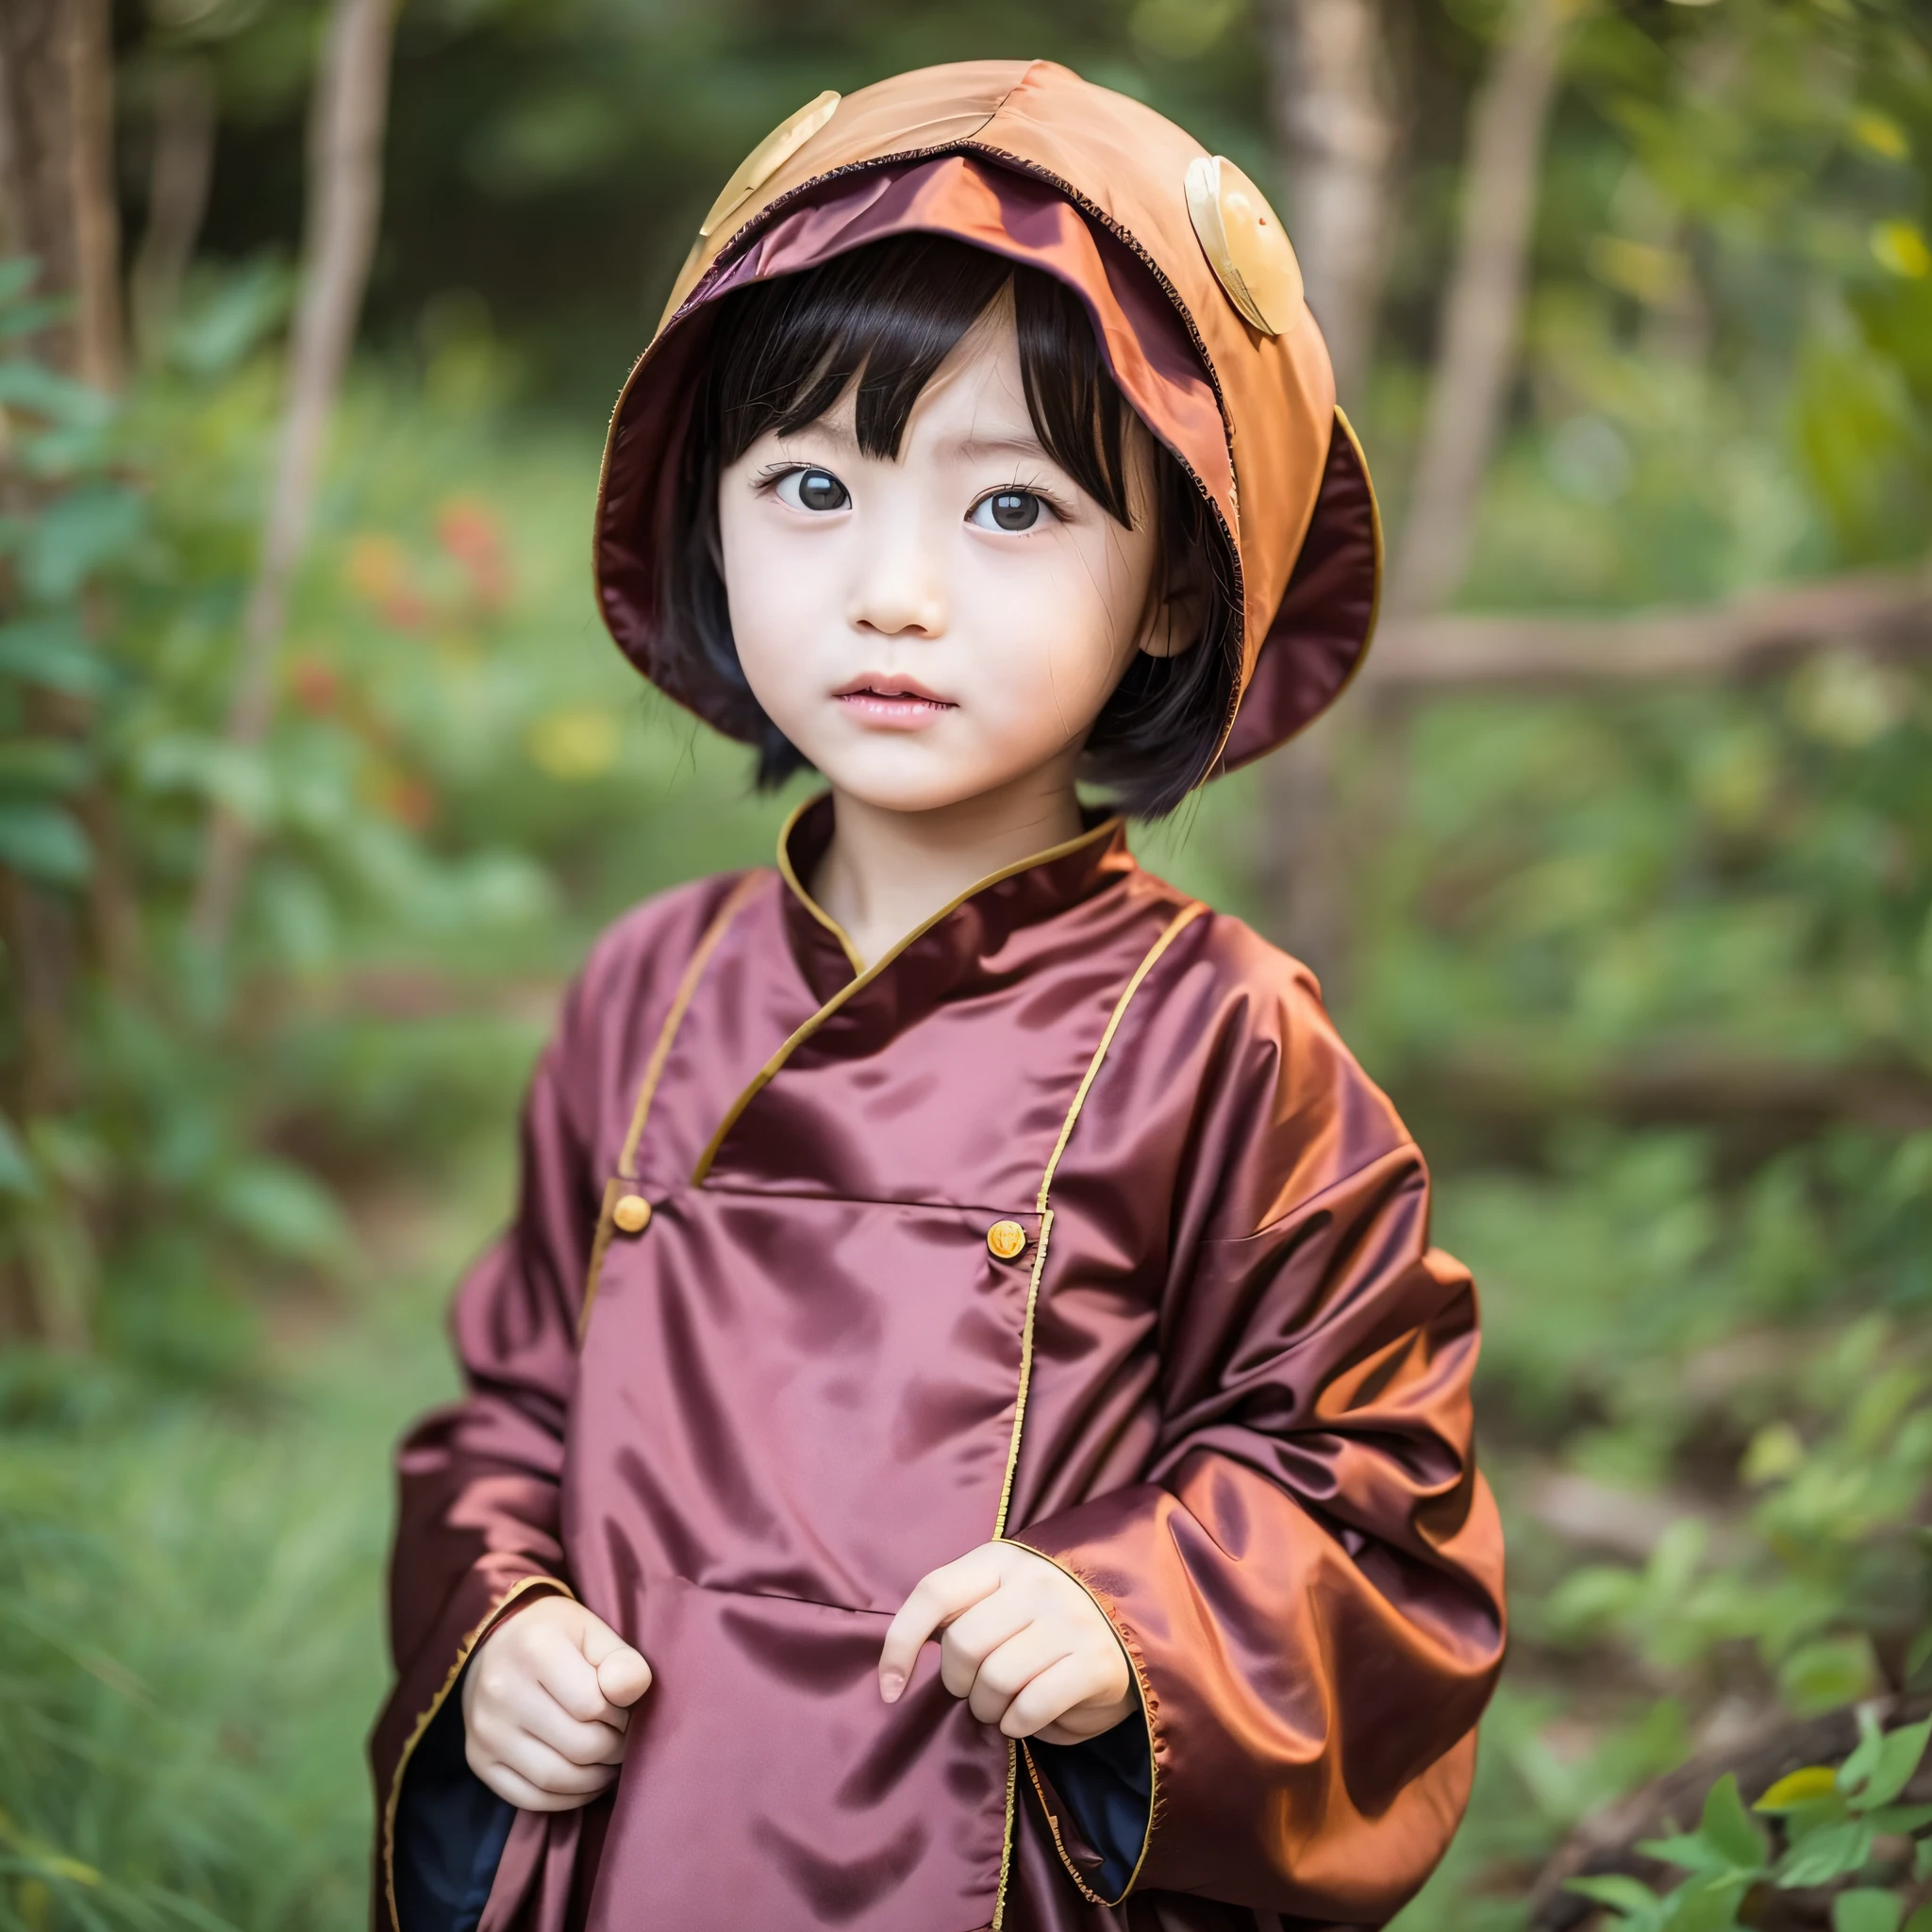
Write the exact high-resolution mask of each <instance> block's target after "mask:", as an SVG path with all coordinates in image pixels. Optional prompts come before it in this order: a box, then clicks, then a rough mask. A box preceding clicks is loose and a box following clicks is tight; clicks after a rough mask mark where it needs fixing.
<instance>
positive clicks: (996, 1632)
mask: <svg viewBox="0 0 1932 1932" xmlns="http://www.w3.org/2000/svg"><path fill="white" fill-rule="evenodd" d="M1032 1617H1033V1612H1032V1610H1031V1609H1030V1608H1028V1607H1027V1606H1026V1604H1025V1603H1024V1601H1023V1600H1022V1592H1020V1591H1017V1590H1008V1589H1007V1588H1006V1587H1005V1586H1004V1585H1002V1587H1001V1588H1000V1589H998V1590H996V1591H993V1593H992V1594H991V1596H983V1597H981V1598H980V1600H979V1601H978V1602H977V1603H976V1604H974V1605H973V1606H972V1607H971V1608H970V1609H965V1610H961V1611H960V1613H959V1614H958V1616H957V1617H955V1618H954V1619H953V1621H952V1622H951V1623H950V1624H947V1625H946V1628H945V1633H944V1635H943V1636H941V1639H940V1679H941V1682H942V1683H943V1684H944V1685H945V1687H946V1689H947V1690H948V1691H951V1692H952V1693H953V1695H954V1696H955V1697H964V1696H965V1695H966V1694H967V1692H968V1691H971V1690H972V1689H973V1680H974V1678H975V1677H976V1676H978V1674H979V1667H980V1665H981V1664H983V1663H984V1662H985V1661H986V1659H987V1658H988V1657H991V1655H992V1653H993V1652H994V1651H995V1650H997V1649H998V1648H999V1647H1000V1645H1001V1644H1003V1643H1005V1642H1006V1641H1007V1640H1008V1638H1011V1637H1017V1636H1018V1635H1019V1633H1020V1632H1021V1631H1022V1630H1024V1628H1025V1627H1026V1625H1027V1624H1029V1623H1030V1622H1031V1621H1032Z"/></svg>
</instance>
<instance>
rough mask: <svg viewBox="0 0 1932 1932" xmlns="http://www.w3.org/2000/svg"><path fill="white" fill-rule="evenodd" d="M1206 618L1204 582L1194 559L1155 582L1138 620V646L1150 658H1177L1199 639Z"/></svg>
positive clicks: (1206, 606) (1206, 598)
mask: <svg viewBox="0 0 1932 1932" xmlns="http://www.w3.org/2000/svg"><path fill="white" fill-rule="evenodd" d="M1207 618H1208V585H1207V583H1206V581H1205V578H1204V577H1203V575H1202V572H1201V569H1200V566H1199V563H1198V561H1195V560H1193V559H1191V560H1190V564H1189V567H1188V568H1187V569H1186V570H1185V571H1184V572H1183V573H1181V574H1179V575H1176V576H1173V577H1168V576H1166V575H1165V574H1163V575H1162V577H1160V578H1157V579H1156V581H1155V585H1154V589H1153V591H1152V592H1151V594H1150V596H1149V599H1148V607H1147V615H1146V616H1145V617H1144V618H1143V619H1142V620H1141V639H1140V643H1139V646H1138V648H1139V649H1140V650H1141V651H1144V652H1145V653H1146V655H1147V656H1148V657H1150V658H1178V657H1179V656H1180V655H1181V654H1182V653H1183V652H1184V651H1191V650H1192V649H1193V648H1194V646H1195V645H1196V644H1197V643H1198V642H1199V641H1200V639H1201V626H1202V625H1204V624H1205V623H1206V622H1207Z"/></svg>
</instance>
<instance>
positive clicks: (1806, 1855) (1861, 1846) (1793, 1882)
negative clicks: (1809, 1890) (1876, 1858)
mask: <svg viewBox="0 0 1932 1932" xmlns="http://www.w3.org/2000/svg"><path fill="white" fill-rule="evenodd" d="M1872 1835H1873V1834H1872V1822H1871V1820H1870V1819H1868V1818H1854V1819H1852V1820H1850V1821H1849V1822H1848V1823H1846V1824H1834V1825H1831V1826H1830V1827H1828V1828H1827V1829H1826V1830H1824V1831H1819V1832H1814V1833H1812V1835H1811V1836H1810V1837H1809V1838H1807V1839H1806V1840H1805V1841H1804V1842H1803V1843H1802V1844H1798V1845H1794V1846H1792V1848H1791V1849H1790V1851H1789V1852H1787V1853H1786V1854H1785V1856H1784V1857H1783V1858H1781V1859H1780V1860H1779V1861H1778V1868H1777V1882H1778V1883H1779V1884H1780V1885H1781V1886H1783V1887H1785V1888H1786V1890H1795V1889H1796V1888H1797V1887H1799V1886H1808V1885H1829V1884H1830V1883H1831V1881H1832V1880H1833V1879H1834V1878H1842V1877H1844V1876H1845V1874H1847V1873H1850V1872H1857V1871H1860V1870H1862V1869H1863V1867H1864V1864H1865V1861H1866V1860H1867V1859H1868V1858H1869V1857H1871V1856H1872Z"/></svg>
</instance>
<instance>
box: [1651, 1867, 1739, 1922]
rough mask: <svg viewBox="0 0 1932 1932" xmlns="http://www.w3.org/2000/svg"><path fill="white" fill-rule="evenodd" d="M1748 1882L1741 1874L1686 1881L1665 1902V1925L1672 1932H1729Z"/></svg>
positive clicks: (1735, 1919)
mask: <svg viewBox="0 0 1932 1932" xmlns="http://www.w3.org/2000/svg"><path fill="white" fill-rule="evenodd" d="M1749 1883H1750V1881H1749V1879H1748V1877H1747V1876H1746V1875H1745V1874H1741V1873H1733V1874H1730V1875H1728V1876H1725V1877H1717V1876H1714V1875H1713V1876H1708V1877H1701V1878H1691V1879H1687V1880H1686V1881H1685V1883H1684V1884H1682V1885H1680V1886H1679V1887H1678V1888H1677V1889H1676V1890H1675V1891H1674V1892H1672V1893H1671V1895H1670V1896H1669V1897H1668V1898H1667V1899H1665V1901H1664V1924H1666V1925H1668V1926H1669V1927H1670V1928H1671V1932H1730V1928H1731V1927H1732V1926H1734V1925H1735V1924H1737V1923H1738V1907H1739V1905H1740V1903H1741V1902H1742V1900H1743V1897H1744V1893H1745V1890H1747V1888H1748V1886H1749Z"/></svg>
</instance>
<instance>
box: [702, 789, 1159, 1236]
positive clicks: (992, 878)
mask: <svg viewBox="0 0 1932 1932" xmlns="http://www.w3.org/2000/svg"><path fill="white" fill-rule="evenodd" d="M801 809H803V808H801ZM794 816H796V814H794ZM1120 824H1121V814H1120V813H1118V812H1116V813H1115V814H1114V815H1113V817H1111V818H1108V819H1103V820H1102V821H1101V822H1100V824H1097V825H1095V826H1094V827H1093V828H1092V829H1091V831H1086V832H1082V833H1081V834H1080V836H1079V837H1078V838H1077V839H1068V840H1064V841H1062V842H1061V843H1059V844H1058V845H1049V846H1048V847H1047V848H1046V850H1045V851H1044V852H1035V853H1033V854H1032V855H1030V856H1029V857H1028V858H1018V859H1015V860H1014V861H1013V863H1012V864H1011V865H1003V866H1001V867H1000V869H999V870H998V871H997V872H990V873H988V874H987V875H986V876H985V877H984V878H983V879H975V880H974V882H973V883H972V884H971V885H970V886H968V887H967V888H966V890H965V891H963V892H961V893H960V894H959V895H958V897H957V898H953V899H949V900H947V901H946V903H945V904H944V905H943V906H941V908H939V910H938V911H937V912H933V913H929V914H928V915H927V916H926V917H925V918H924V919H922V920H921V921H920V922H919V924H917V925H915V926H914V927H913V928H912V930H911V931H910V932H908V934H906V936H905V937H904V938H903V939H901V940H900V941H898V942H897V943H896V944H894V945H893V946H891V948H890V949H889V950H888V951H886V952H884V953H881V954H880V955H879V957H878V958H876V959H874V961H873V962H872V964H871V965H870V966H868V967H867V968H866V969H865V970H864V972H862V973H860V974H858V977H857V978H854V979H848V980H847V981H846V982H845V984H844V985H843V986H841V988H840V989H839V991H837V992H835V993H834V994H833V995H832V997H831V998H830V999H828V1000H827V1001H826V1002H825V1003H824V1006H822V1007H821V1008H819V1009H818V1011H817V1012H815V1013H814V1014H813V1015H812V1016H811V1018H810V1019H808V1020H807V1021H806V1022H805V1023H804V1024H802V1025H801V1026H799V1027H798V1028H797V1029H796V1031H794V1032H793V1033H792V1035H791V1038H790V1039H789V1040H787V1041H785V1043H784V1044H783V1045H782V1046H781V1047H779V1049H778V1050H777V1052H776V1053H774V1055H773V1056H772V1058H770V1059H768V1060H767V1061H766V1062H765V1063H764V1065H763V1066H761V1067H760V1068H759V1069H758V1072H757V1073H756V1074H753V1075H752V1076H751V1083H750V1085H749V1086H747V1087H746V1088H745V1090H744V1091H743V1092H742V1093H741V1094H740V1095H739V1096H738V1098H737V1099H736V1100H734V1101H733V1102H732V1103H731V1106H730V1108H728V1109H727V1110H726V1112H725V1115H724V1119H723V1120H722V1121H720V1122H719V1124H718V1131H717V1132H716V1133H715V1134H713V1135H712V1136H711V1139H710V1142H709V1144H708V1146H707V1147H706V1149H705V1151H704V1152H703V1153H702V1154H701V1155H699V1157H698V1164H697V1166H696V1167H695V1168H693V1169H692V1170H691V1186H692V1187H694V1188H695V1187H702V1186H703V1185H704V1180H705V1176H706V1175H707V1174H709V1173H710V1171H711V1163H712V1162H713V1161H714V1160H715V1159H716V1158H718V1150H719V1148H720V1147H722V1146H723V1145H724V1137H725V1136H726V1135H727V1134H729V1133H730V1131H731V1130H732V1128H733V1127H735V1126H736V1125H737V1124H738V1123H739V1120H740V1117H741V1115H742V1114H743V1112H744V1110H745V1108H748V1107H749V1106H750V1105H751V1104H752V1102H753V1101H754V1100H756V1099H757V1098H758V1095H759V1094H760V1093H762V1092H763V1091H764V1090H765V1089H766V1088H767V1087H768V1086H770V1084H771V1083H772V1080H773V1079H774V1077H775V1076H776V1074H778V1073H779V1072H780V1071H781V1070H782V1069H783V1067H784V1065H785V1062H786V1061H787V1060H789V1059H790V1058H791V1056H792V1055H793V1054H794V1053H796V1052H797V1051H798V1049H799V1048H800V1047H801V1046H803V1045H804V1044H805V1042H806V1041H808V1040H809V1039H810V1038H811V1037H812V1035H813V1034H814V1033H816V1032H817V1031H818V1030H819V1028H820V1027H821V1026H823V1025H824V1024H825V1022H826V1021H827V1020H829V1019H830V1018H831V1017H832V1015H833V1014H834V1013H836V1012H837V1011H838V1010H839V1008H841V1007H842V1006H843V1005H844V1004H845V1002H846V1001H847V1000H849V999H851V998H852V997H853V996H854V995H855V994H856V993H858V992H861V991H864V990H865V988H867V987H868V986H870V985H871V984H872V983H873V981H874V980H875V979H876V978H877V977H878V976H879V974H882V973H884V972H885V971H886V969H887V968H888V967H889V966H891V964H892V963H893V962H894V961H895V960H896V959H897V958H899V956H900V954H902V953H903V952H905V951H906V949H907V948H908V946H910V945H912V944H913V943H914V942H915V941H919V940H922V939H924V937H925V935H926V934H927V933H929V932H930V931H931V930H932V929H933V927H934V926H936V925H937V924H939V923H940V921H941V920H942V919H945V918H948V917H950V916H951V915H952V914H953V913H955V912H957V911H958V909H959V908H960V907H962V906H963V905H965V903H966V902H967V900H969V899H970V898H972V897H973V896H974V893H976V892H983V891H986V890H987V888H988V887H989V886H996V885H998V884H1000V882H1001V881H1002V880H1004V879H1010V878H1015V877H1017V876H1018V875H1019V874H1021V873H1023V872H1030V871H1031V870H1032V869H1033V868H1034V867H1035V866H1036V865H1048V864H1051V863H1052V861H1053V860H1055V859H1056V858H1066V856H1067V855H1068V854H1069V853H1071V852H1077V851H1079V849H1080V848H1081V846H1083V845H1091V844H1093V843H1094V842H1095V841H1099V840H1101V839H1108V838H1111V837H1112V836H1113V834H1114V832H1115V831H1116V830H1117V829H1118V828H1119V826H1120ZM787 826H788V829H789V827H790V821H788V822H787ZM779 850H780V852H781V853H782V852H783V850H784V848H783V847H782V846H780V848H779ZM807 904H810V901H809V900H808V901H807ZM1041 1234H1042V1239H1043V1238H1044V1230H1042V1231H1041Z"/></svg>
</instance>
